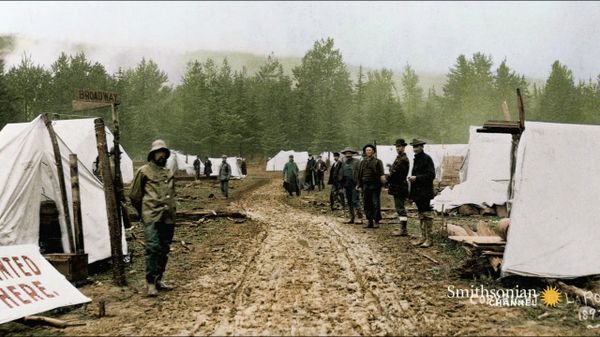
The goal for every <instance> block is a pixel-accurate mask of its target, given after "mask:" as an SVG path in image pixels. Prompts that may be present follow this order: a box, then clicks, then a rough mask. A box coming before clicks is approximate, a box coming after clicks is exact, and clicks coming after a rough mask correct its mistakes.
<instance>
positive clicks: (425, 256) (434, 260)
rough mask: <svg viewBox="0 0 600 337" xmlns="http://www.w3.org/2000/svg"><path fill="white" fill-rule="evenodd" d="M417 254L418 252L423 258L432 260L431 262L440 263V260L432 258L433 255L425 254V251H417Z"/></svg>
mask: <svg viewBox="0 0 600 337" xmlns="http://www.w3.org/2000/svg"><path fill="white" fill-rule="evenodd" d="M419 254H420V255H421V256H423V257H424V258H427V259H428V260H429V261H431V262H433V263H436V264H440V262H439V261H438V260H436V259H434V258H433V257H431V256H429V255H427V254H425V253H421V252H419Z"/></svg>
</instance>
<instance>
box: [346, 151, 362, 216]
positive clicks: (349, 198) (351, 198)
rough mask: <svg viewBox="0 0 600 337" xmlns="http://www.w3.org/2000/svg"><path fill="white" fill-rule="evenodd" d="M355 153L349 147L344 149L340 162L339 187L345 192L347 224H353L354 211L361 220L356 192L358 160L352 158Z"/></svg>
mask: <svg viewBox="0 0 600 337" xmlns="http://www.w3.org/2000/svg"><path fill="white" fill-rule="evenodd" d="M356 153H358V152H356V151H354V150H353V149H352V148H350V147H346V148H345V149H343V150H342V154H343V155H344V156H345V159H344V160H343V161H342V167H341V171H342V172H341V176H342V177H341V178H342V184H341V186H342V187H343V188H344V191H345V192H346V193H345V194H346V204H347V206H348V211H349V213H350V220H349V221H348V222H347V223H349V224H351V223H354V220H355V218H354V213H355V211H356V213H357V215H358V218H359V219H362V213H361V211H360V202H359V199H358V191H357V190H356V186H357V175H358V167H359V165H360V162H359V160H358V159H356V158H354V157H353V155H354V154H356Z"/></svg>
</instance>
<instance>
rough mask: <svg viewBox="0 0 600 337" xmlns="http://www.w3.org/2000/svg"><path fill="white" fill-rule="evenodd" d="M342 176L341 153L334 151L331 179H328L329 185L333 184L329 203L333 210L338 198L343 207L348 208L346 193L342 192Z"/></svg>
mask: <svg viewBox="0 0 600 337" xmlns="http://www.w3.org/2000/svg"><path fill="white" fill-rule="evenodd" d="M342 178H343V175H342V161H341V160H340V154H339V153H338V152H334V153H333V165H331V170H330V171H329V180H328V181H327V185H331V193H329V205H330V207H331V211H332V212H333V210H334V206H335V201H336V200H337V201H339V202H340V204H341V205H342V209H343V208H346V203H345V202H344V194H343V193H341V192H342V190H343V188H342Z"/></svg>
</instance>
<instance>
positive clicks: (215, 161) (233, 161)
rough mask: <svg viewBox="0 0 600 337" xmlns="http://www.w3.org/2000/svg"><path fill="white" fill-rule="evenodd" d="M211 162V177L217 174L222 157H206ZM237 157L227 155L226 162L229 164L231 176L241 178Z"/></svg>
mask: <svg viewBox="0 0 600 337" xmlns="http://www.w3.org/2000/svg"><path fill="white" fill-rule="evenodd" d="M208 159H209V160H210V161H211V163H212V173H211V177H217V176H218V175H219V170H220V169H221V163H222V162H223V158H208ZM238 159H241V158H238V157H227V163H228V164H229V166H231V176H232V177H233V178H243V177H244V176H243V175H242V169H241V168H240V165H239V162H238Z"/></svg>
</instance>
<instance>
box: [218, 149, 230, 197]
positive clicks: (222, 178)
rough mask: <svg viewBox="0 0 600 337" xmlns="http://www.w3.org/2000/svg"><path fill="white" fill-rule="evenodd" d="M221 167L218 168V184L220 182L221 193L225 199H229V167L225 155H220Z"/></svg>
mask: <svg viewBox="0 0 600 337" xmlns="http://www.w3.org/2000/svg"><path fill="white" fill-rule="evenodd" d="M221 158H222V159H223V161H222V162H221V166H220V167H219V182H221V192H223V196H224V197H225V199H227V198H229V179H231V166H230V165H229V163H228V162H227V155H225V154H224V155H222V156H221Z"/></svg>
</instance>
